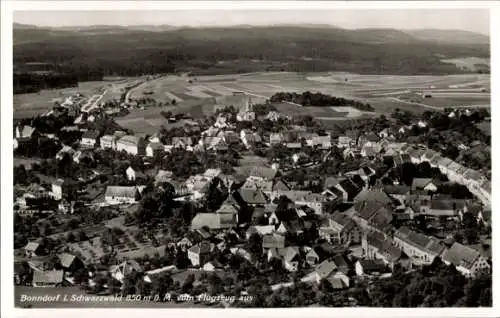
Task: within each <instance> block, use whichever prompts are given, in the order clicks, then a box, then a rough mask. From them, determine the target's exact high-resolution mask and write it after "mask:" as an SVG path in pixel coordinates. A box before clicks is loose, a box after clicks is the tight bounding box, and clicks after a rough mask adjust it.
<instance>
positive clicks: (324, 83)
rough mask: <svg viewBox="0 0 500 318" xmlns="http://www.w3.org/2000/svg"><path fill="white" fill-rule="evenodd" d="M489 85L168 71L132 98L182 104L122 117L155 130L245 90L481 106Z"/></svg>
mask: <svg viewBox="0 0 500 318" xmlns="http://www.w3.org/2000/svg"><path fill="white" fill-rule="evenodd" d="M136 80H137V78H136ZM131 82H133V78H125V79H116V80H114V81H107V82H106V81H104V82H88V83H82V84H81V85H80V87H79V88H78V89H77V90H76V89H64V90H50V91H42V92H40V93H38V94H22V95H16V96H14V99H15V102H14V108H15V115H16V114H17V115H20V116H21V114H24V115H26V114H30V113H37V112H39V113H40V112H43V111H44V110H46V109H47V108H49V107H51V105H52V104H53V102H54V100H56V99H57V98H61V97H62V96H65V94H70V93H74V92H76V91H80V92H82V93H83V94H91V93H93V92H95V91H96V90H98V89H99V87H103V86H104V87H106V88H108V93H107V94H106V95H105V99H106V98H113V97H117V96H119V95H120V92H122V90H123V88H124V87H125V86H126V85H127V84H130V83H131ZM483 87H484V88H485V89H486V90H488V91H489V87H490V75H487V74H463V75H446V76H435V75H421V76H407V75H402V76H399V75H359V74H353V73H346V72H329V73H327V72H323V73H294V72H261V73H247V74H229V75H210V76H190V77H189V76H176V75H167V76H162V77H159V78H156V79H153V80H149V81H145V82H144V83H142V84H141V85H139V86H137V87H136V88H133V89H132V90H131V91H130V97H131V98H141V97H152V98H154V99H156V100H157V101H159V102H162V103H168V104H171V103H172V101H173V100H174V99H175V100H176V105H168V106H163V107H152V108H148V109H146V110H132V112H131V114H129V115H127V116H125V117H120V118H118V119H117V122H118V124H120V125H123V126H124V127H125V128H130V129H132V130H134V131H137V132H140V133H147V134H151V133H153V132H154V131H156V130H157V129H158V128H159V127H161V125H163V120H162V118H161V115H160V113H161V112H162V111H171V112H172V113H174V114H175V113H188V114H190V115H191V116H193V117H201V116H206V115H212V114H213V113H214V112H215V110H216V107H215V106H216V105H217V104H221V105H222V104H226V103H227V104H235V106H236V105H239V104H240V103H238V102H234V101H232V99H234V98H232V97H231V98H230V96H231V95H233V93H234V92H242V93H245V94H247V95H249V96H251V97H252V101H253V102H262V101H264V100H266V99H268V98H269V97H271V96H272V95H273V94H275V93H277V92H300V93H301V92H304V91H311V92H321V93H325V94H330V95H333V96H337V97H344V98H350V99H357V100H360V101H362V102H365V103H370V104H371V105H373V106H374V107H375V113H379V114H390V113H391V112H392V111H393V110H394V109H396V108H399V109H407V110H411V111H417V112H419V111H424V110H426V109H429V108H430V109H439V108H444V107H450V106H471V105H480V106H478V107H485V105H486V106H487V105H488V104H489V103H490V93H488V92H481V91H480V88H483ZM427 92H429V93H431V94H432V95H433V97H432V98H426V99H424V98H416V99H415V100H414V101H415V102H412V101H411V100H409V99H406V98H407V97H406V95H408V94H409V95H414V96H420V95H419V94H422V93H427ZM226 96H227V98H226ZM422 104H424V105H422ZM425 105H428V107H425ZM227 106H229V105H227ZM332 106H334V105H332ZM238 107H239V106H238ZM238 107H237V108H238ZM277 108H278V110H279V111H281V112H283V113H285V114H287V115H296V114H303V115H304V114H309V115H312V116H314V117H316V118H321V119H326V120H327V119H328V118H331V119H333V120H339V119H341V118H355V117H357V116H358V117H359V116H366V115H367V114H365V113H361V112H356V111H353V109H349V108H346V107H344V108H343V109H341V108H329V107H321V108H320V107H307V108H305V109H304V108H302V107H300V106H298V105H291V104H280V105H278V106H277ZM372 115H373V114H372Z"/></svg>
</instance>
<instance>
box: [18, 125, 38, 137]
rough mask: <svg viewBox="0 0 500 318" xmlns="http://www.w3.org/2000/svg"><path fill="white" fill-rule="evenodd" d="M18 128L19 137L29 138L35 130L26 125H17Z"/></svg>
mask: <svg viewBox="0 0 500 318" xmlns="http://www.w3.org/2000/svg"><path fill="white" fill-rule="evenodd" d="M18 128H19V131H20V134H21V136H20V137H21V138H31V136H32V135H33V132H35V128H33V127H31V126H28V125H24V126H18Z"/></svg>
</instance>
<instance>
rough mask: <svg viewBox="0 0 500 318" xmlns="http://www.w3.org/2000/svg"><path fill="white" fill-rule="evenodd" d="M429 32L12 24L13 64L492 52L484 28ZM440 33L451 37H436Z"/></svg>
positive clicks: (274, 64) (411, 70) (110, 69)
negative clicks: (476, 32)
mask: <svg viewBox="0 0 500 318" xmlns="http://www.w3.org/2000/svg"><path fill="white" fill-rule="evenodd" d="M424 31H425V32H424ZM415 32H416V33H415ZM426 32H428V31H427V30H422V31H411V32H406V31H400V30H395V29H357V30H347V29H342V28H337V27H333V26H324V25H305V26H295V25H277V26H266V27H262V26H260V27H251V26H238V27H200V28H193V27H180V28H177V27H172V26H169V25H162V26H132V27H130V26H106V25H101V26H92V27H65V28H45V27H31V26H27V25H19V24H15V25H14V32H13V40H14V41H13V42H14V62H15V63H18V64H22V63H25V62H33V61H37V62H51V63H59V64H62V65H64V64H70V65H71V66H72V67H74V68H79V67H80V66H81V67H84V68H85V69H90V70H100V71H101V70H102V71H103V72H104V74H105V75H108V74H109V75H112V74H115V75H139V74H144V73H148V74H149V73H163V72H172V71H173V70H175V71H177V72H181V71H183V72H185V71H189V72H192V73H194V74H221V73H245V72H254V71H266V70H281V71H294V72H312V71H330V70H336V71H346V72H357V73H370V74H453V73H459V72H463V70H460V69H459V68H457V67H455V66H454V65H452V64H446V63H443V62H442V61H441V60H440V59H441V58H458V57H459V58H463V57H469V56H472V57H479V58H489V54H490V53H489V52H490V51H489V44H488V43H487V42H485V43H483V42H484V41H483V42H481V41H482V40H481V41H479V39H480V38H481V36H480V35H476V38H477V40H476V42H477V43H469V44H465V43H466V41H465V39H464V37H458V36H451V35H450V33H446V32H447V31H443V32H440V33H439V32H436V33H432V32H430V34H433V35H434V37H433V38H432V39H428V38H427V39H426V38H425V34H428V33H426ZM456 32H458V33H456V34H469V37H468V39H469V42H471V41H472V38H474V36H473V35H474V33H470V32H462V31H456ZM440 34H441V35H440ZM445 34H448V35H447V36H445ZM438 35H440V36H441V37H447V38H448V41H444V40H443V41H442V40H437V39H438V38H439V37H438ZM427 37H429V36H427ZM483 37H484V36H483ZM487 38H488V37H486V39H487ZM452 39H458V40H456V41H455V42H453V41H452ZM483 40H484V39H483ZM472 42H473V41H472Z"/></svg>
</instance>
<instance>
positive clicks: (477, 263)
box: [441, 242, 490, 277]
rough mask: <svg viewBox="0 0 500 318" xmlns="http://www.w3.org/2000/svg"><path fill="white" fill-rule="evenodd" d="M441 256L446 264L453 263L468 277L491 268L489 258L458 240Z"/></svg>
mask: <svg viewBox="0 0 500 318" xmlns="http://www.w3.org/2000/svg"><path fill="white" fill-rule="evenodd" d="M441 258H442V259H443V262H445V264H447V265H449V264H453V265H454V266H455V267H456V269H457V270H458V271H459V272H461V273H462V274H463V275H464V276H466V277H475V276H476V275H477V274H479V273H480V272H482V271H487V270H489V269H490V264H489V262H488V259H487V258H486V257H485V256H483V255H481V253H480V252H479V251H477V250H475V249H473V248H470V247H468V246H465V245H462V244H460V243H457V242H455V243H453V245H452V246H451V247H450V248H449V249H447V250H445V251H444V252H443V255H442V256H441Z"/></svg>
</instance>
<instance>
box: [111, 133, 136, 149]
mask: <svg viewBox="0 0 500 318" xmlns="http://www.w3.org/2000/svg"><path fill="white" fill-rule="evenodd" d="M141 140H142V139H141V138H140V137H137V136H132V135H126V136H123V137H121V138H120V139H118V141H117V142H116V143H117V144H122V145H128V146H134V147H137V146H139V144H140V142H141Z"/></svg>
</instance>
